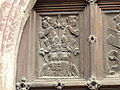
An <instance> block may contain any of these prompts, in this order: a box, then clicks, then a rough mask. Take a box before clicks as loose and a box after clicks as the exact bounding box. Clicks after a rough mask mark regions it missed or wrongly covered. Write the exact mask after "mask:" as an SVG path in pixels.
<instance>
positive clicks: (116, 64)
mask: <svg viewBox="0 0 120 90" xmlns="http://www.w3.org/2000/svg"><path fill="white" fill-rule="evenodd" d="M114 21H115V23H116V27H115V28H116V29H115V30H114V29H110V28H109V30H110V32H111V34H109V35H108V37H107V43H108V44H109V45H111V46H112V47H114V48H115V50H111V51H110V52H109V53H108V59H109V63H110V65H109V74H110V75H114V76H116V75H119V73H120V53H119V50H120V15H117V16H115V17H114Z"/></svg>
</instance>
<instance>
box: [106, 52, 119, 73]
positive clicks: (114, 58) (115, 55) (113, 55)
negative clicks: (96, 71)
mask: <svg viewBox="0 0 120 90" xmlns="http://www.w3.org/2000/svg"><path fill="white" fill-rule="evenodd" d="M108 57H109V60H110V67H109V74H110V75H115V74H116V75H117V74H118V73H119V70H120V54H119V52H118V51H116V50H112V51H110V52H109V54H108Z"/></svg>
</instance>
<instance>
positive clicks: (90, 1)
mask: <svg viewBox="0 0 120 90" xmlns="http://www.w3.org/2000/svg"><path fill="white" fill-rule="evenodd" d="M86 1H87V2H88V3H90V4H94V3H95V2H96V1H97V0H86Z"/></svg>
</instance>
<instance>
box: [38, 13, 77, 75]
mask: <svg viewBox="0 0 120 90" xmlns="http://www.w3.org/2000/svg"><path fill="white" fill-rule="evenodd" d="M77 22H78V17H77V16H75V15H71V16H68V17H66V18H62V16H61V15H58V16H56V17H51V16H44V17H42V29H43V30H42V31H40V33H39V35H40V41H41V43H40V44H41V45H40V52H39V54H40V56H42V57H43V58H44V62H45V63H44V64H43V66H42V70H41V73H40V75H41V76H42V77H43V76H49V77H75V76H78V75H79V73H78V69H77V67H76V65H75V64H74V63H73V61H74V60H76V57H77V55H78V54H79V45H78V44H77V39H78V37H79V29H77Z"/></svg>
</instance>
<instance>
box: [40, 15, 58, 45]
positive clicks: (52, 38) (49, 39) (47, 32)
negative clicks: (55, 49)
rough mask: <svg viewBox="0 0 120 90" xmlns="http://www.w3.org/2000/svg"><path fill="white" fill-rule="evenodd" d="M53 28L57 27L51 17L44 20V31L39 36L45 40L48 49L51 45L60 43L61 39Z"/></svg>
mask: <svg viewBox="0 0 120 90" xmlns="http://www.w3.org/2000/svg"><path fill="white" fill-rule="evenodd" d="M53 26H55V23H54V21H53V19H52V18H51V17H48V16H46V17H44V18H43V19H42V27H43V30H44V31H42V32H41V33H40V34H39V35H40V38H44V39H45V41H44V43H45V45H46V47H50V46H51V45H53V44H57V43H58V40H59V37H58V35H57V33H56V30H55V29H54V27H53Z"/></svg>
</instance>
